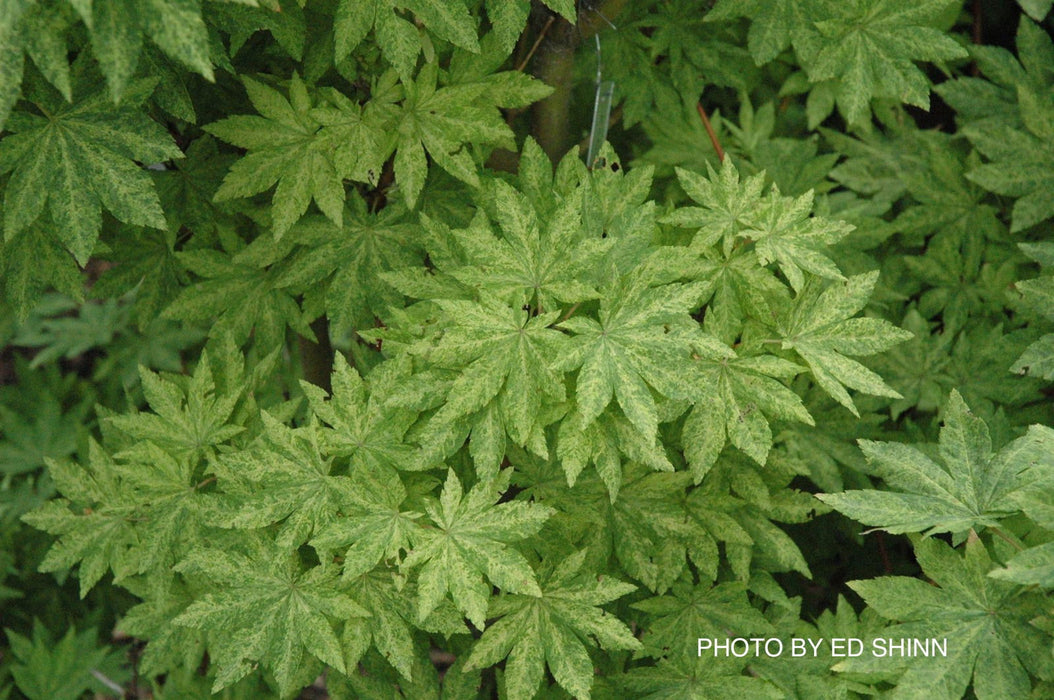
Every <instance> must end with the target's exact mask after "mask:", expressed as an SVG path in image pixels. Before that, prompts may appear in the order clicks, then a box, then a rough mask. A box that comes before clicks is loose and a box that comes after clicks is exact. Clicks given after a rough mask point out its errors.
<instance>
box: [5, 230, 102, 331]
mask: <svg viewBox="0 0 1054 700" xmlns="http://www.w3.org/2000/svg"><path fill="white" fill-rule="evenodd" d="M0 214H2V211H0ZM52 290H54V291H57V292H60V293H62V294H64V295H65V296H67V297H69V298H71V299H74V300H77V301H80V300H82V299H83V298H84V279H83V277H82V275H81V270H80V267H78V265H77V261H76V260H74V259H73V256H72V255H70V254H69V251H68V250H66V247H65V245H64V244H63V242H62V241H61V240H60V239H59V236H58V231H56V230H55V227H54V226H46V225H44V223H43V221H37V222H36V223H34V224H32V225H30V226H29V227H28V228H27V229H26V230H24V231H22V232H21V233H19V234H18V235H16V236H14V237H13V238H10V239H9V240H6V241H4V240H0V300H3V301H4V302H6V303H7V305H8V306H9V308H11V309H12V311H13V312H14V317H15V319H17V320H19V321H25V320H26V318H27V317H29V314H30V311H32V310H33V309H34V308H35V307H36V306H37V305H38V304H39V303H40V302H42V301H43V300H44V299H45V298H46V294H47V293H49V292H51V291H52Z"/></svg>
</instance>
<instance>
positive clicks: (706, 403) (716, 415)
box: [682, 336, 815, 483]
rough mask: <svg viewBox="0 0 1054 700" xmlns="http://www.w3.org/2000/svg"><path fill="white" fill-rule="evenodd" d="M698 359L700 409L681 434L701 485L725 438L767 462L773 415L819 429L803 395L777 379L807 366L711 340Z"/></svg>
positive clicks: (694, 377) (695, 366)
mask: <svg viewBox="0 0 1054 700" xmlns="http://www.w3.org/2000/svg"><path fill="white" fill-rule="evenodd" d="M696 357H697V358H698V359H697V360H696V361H695V362H694V363H693V372H692V386H693V390H694V391H696V392H697V393H696V394H695V395H694V399H695V406H694V407H693V408H692V412H691V413H690V414H688V418H687V419H686V420H685V423H684V428H683V430H682V439H683V441H684V448H685V457H687V458H688V463H689V465H690V467H691V471H692V476H693V478H694V479H695V481H696V483H698V482H699V481H702V479H703V476H705V474H706V472H707V471H709V469H710V467H712V466H713V464H714V462H716V461H717V457H718V455H719V454H720V453H721V449H722V448H723V447H724V445H725V441H726V439H727V440H728V441H729V442H731V443H732V444H733V445H735V446H736V447H738V448H739V449H741V450H743V451H744V452H745V453H746V454H747V455H749V456H750V458H751V459H753V460H754V461H755V462H757V463H758V464H762V465H763V464H765V460H766V459H767V457H768V453H769V449H770V448H771V447H772V429H771V427H770V426H769V421H768V417H769V416H771V417H772V418H776V419H779V420H796V421H801V422H802V423H807V424H808V425H815V423H814V422H813V419H812V416H810V415H809V412H808V411H807V410H806V409H805V406H803V405H802V402H801V399H800V398H799V397H798V395H797V394H795V393H794V392H793V391H791V390H790V389H788V388H787V387H786V386H785V385H783V384H782V383H781V382H780V381H778V380H779V379H783V380H788V379H791V378H793V377H794V376H795V375H796V374H798V373H799V372H801V371H802V370H803V368H802V367H800V366H798V365H796V364H794V363H793V362H788V361H786V360H782V359H780V358H778V357H774V356H772V355H758V356H754V357H749V356H748V357H740V356H739V355H737V354H736V352H735V350H733V349H732V348H730V347H728V346H726V345H724V344H723V343H721V342H720V341H718V340H716V339H714V338H712V337H709V336H706V337H704V339H703V341H702V342H700V343H698V344H697V355H696Z"/></svg>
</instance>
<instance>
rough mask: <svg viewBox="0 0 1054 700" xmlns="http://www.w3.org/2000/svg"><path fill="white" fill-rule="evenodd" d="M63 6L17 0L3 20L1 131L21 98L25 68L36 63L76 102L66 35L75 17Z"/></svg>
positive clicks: (0, 29)
mask: <svg viewBox="0 0 1054 700" xmlns="http://www.w3.org/2000/svg"><path fill="white" fill-rule="evenodd" d="M64 9H65V8H63V7H62V6H61V5H58V4H41V3H35V2H27V1H25V0H14V1H13V2H8V3H7V4H6V5H5V7H4V17H3V19H0V46H2V47H3V48H0V129H3V127H4V122H5V121H6V120H7V117H8V115H9V114H10V110H11V109H12V108H13V107H14V105H15V103H16V102H17V101H18V97H19V85H20V84H21V83H22V74H23V66H24V64H25V58H24V56H23V53H24V54H26V55H28V56H29V57H30V58H31V59H32V60H33V64H34V65H35V66H36V67H37V69H38V70H39V71H40V73H41V75H43V76H44V77H45V78H46V79H47V81H48V82H49V83H51V84H52V85H53V86H54V87H55V89H56V90H58V91H59V92H60V93H61V94H62V96H63V97H64V98H66V101H67V102H69V101H71V100H72V99H73V93H72V85H71V81H70V66H69V48H68V46H67V44H66V38H65V33H66V31H67V30H68V29H69V25H70V22H71V17H70V16H69V14H67V13H66V12H64Z"/></svg>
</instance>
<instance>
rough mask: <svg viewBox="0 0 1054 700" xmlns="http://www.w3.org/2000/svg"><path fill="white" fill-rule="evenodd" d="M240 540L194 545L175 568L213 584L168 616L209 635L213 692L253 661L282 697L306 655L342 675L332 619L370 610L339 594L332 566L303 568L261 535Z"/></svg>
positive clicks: (297, 680) (299, 675)
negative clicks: (179, 611)
mask: <svg viewBox="0 0 1054 700" xmlns="http://www.w3.org/2000/svg"><path fill="white" fill-rule="evenodd" d="M242 539H243V544H242V546H241V547H239V548H237V549H235V548H233V547H231V548H224V549H217V550H213V549H209V548H207V547H203V548H200V549H197V550H195V551H194V552H192V553H191V554H190V556H189V557H187V559H186V560H184V561H183V562H182V563H181V564H179V565H178V566H177V567H176V569H177V571H179V572H180V573H183V574H184V575H186V576H194V577H197V578H199V579H200V580H202V581H205V582H208V584H210V586H211V587H212V588H211V590H210V592H208V593H206V594H205V595H203V596H201V597H200V598H198V599H197V600H196V601H195V602H194V603H192V604H191V605H190V606H189V607H188V608H187V609H186V610H185V611H183V613H182V614H181V615H179V616H178V617H176V618H175V619H174V620H173V624H176V625H179V626H182V627H191V628H194V629H199V630H202V631H205V632H206V633H207V634H208V637H209V643H208V648H209V655H210V657H211V659H212V661H213V662H214V663H215V664H216V666H217V671H216V680H215V682H214V683H213V686H212V692H214V693H216V692H219V691H220V690H222V689H223V688H226V687H228V686H230V685H233V684H234V683H235V682H237V681H238V680H240V679H241V678H243V677H245V676H246V675H248V674H249V672H250V671H252V669H253V664H255V663H261V664H263V665H264V666H265V667H266V668H268V669H269V670H271V671H272V672H273V673H274V676H275V679H276V680H277V681H278V688H279V692H280V693H281V694H282V695H283V696H287V695H289V694H291V693H292V691H294V690H296V689H298V688H299V687H300V684H301V683H303V681H304V679H303V676H304V667H305V663H306V658H305V657H307V658H310V657H314V658H317V659H319V660H320V661H322V662H323V663H326V664H328V665H329V666H332V667H333V668H335V669H337V670H338V671H341V672H344V671H345V666H344V660H343V657H342V655H341V646H340V640H339V639H338V637H337V633H336V631H335V630H334V621H335V620H346V619H348V618H352V617H368V616H369V614H370V613H369V612H368V611H366V610H365V609H363V608H362V607H361V606H359V605H357V604H356V603H355V602H353V601H352V600H351V598H350V597H348V596H347V595H345V594H343V593H340V592H338V590H337V588H336V586H335V574H336V571H335V569H333V568H332V567H326V566H316V567H314V568H311V569H307V570H305V569H304V568H303V566H302V565H301V563H300V558H299V556H298V555H297V553H296V552H295V551H290V550H288V549H286V548H284V547H281V546H278V545H276V544H275V543H274V542H272V541H271V540H269V539H267V538H265V537H263V536H248V535H247V536H245V537H244V538H242ZM309 670H310V669H309ZM312 677H313V676H312ZM307 682H310V678H309V679H307Z"/></svg>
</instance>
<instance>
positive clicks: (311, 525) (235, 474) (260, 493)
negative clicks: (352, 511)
mask: <svg viewBox="0 0 1054 700" xmlns="http://www.w3.org/2000/svg"><path fill="white" fill-rule="evenodd" d="M262 417H263V424H264V433H263V435H262V437H261V439H260V440H259V441H258V444H257V445H255V446H253V447H250V448H249V449H246V450H243V451H240V452H233V453H229V454H225V455H223V456H222V457H220V458H219V459H217V460H216V461H214V462H213V463H212V464H211V465H210V469H211V471H213V472H214V473H215V474H216V476H217V478H218V482H219V487H220V490H221V491H223V494H222V495H221V496H219V497H218V498H217V499H216V501H215V503H214V504H213V508H212V512H211V513H210V519H211V521H212V524H214V525H218V526H221V527H226V528H234V529H251V528H261V527H267V526H268V525H272V524H274V523H281V527H280V528H279V529H278V533H277V537H276V539H275V541H276V542H277V544H278V545H279V546H281V547H287V548H292V547H298V546H300V545H302V544H304V543H305V542H307V540H308V539H309V538H310V537H311V536H312V535H313V534H314V533H317V532H318V531H319V529H320V528H321V527H323V526H324V525H326V524H328V523H329V522H331V521H332V520H333V519H334V518H335V517H336V515H337V513H338V512H339V511H341V510H343V509H344V508H345V507H346V506H347V505H350V504H351V503H354V502H355V501H357V500H359V494H358V493H357V490H358V489H360V488H361V487H362V485H361V484H358V483H356V480H355V479H353V478H352V477H349V476H347V475H343V474H332V473H331V471H332V467H333V458H332V457H329V458H326V457H324V456H323V455H322V453H321V452H320V451H319V446H318V433H317V426H316V425H308V426H307V427H305V428H302V429H292V428H289V427H286V426H285V425H283V424H282V423H280V422H279V421H277V420H276V419H275V418H273V417H271V416H270V415H269V414H267V413H266V412H265V413H263V414H262Z"/></svg>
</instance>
